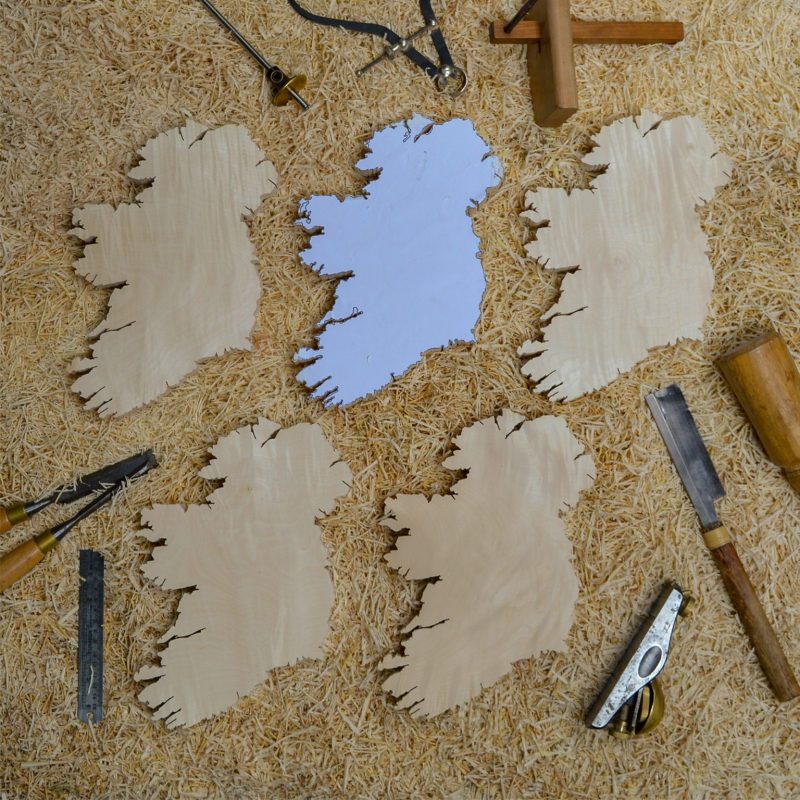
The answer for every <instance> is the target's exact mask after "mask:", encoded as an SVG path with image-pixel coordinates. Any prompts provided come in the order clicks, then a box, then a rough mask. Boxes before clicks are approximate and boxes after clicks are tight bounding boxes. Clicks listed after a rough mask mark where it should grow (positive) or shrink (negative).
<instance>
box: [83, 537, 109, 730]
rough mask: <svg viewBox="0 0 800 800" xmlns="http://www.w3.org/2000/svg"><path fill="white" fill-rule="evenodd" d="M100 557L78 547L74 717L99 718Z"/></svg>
mask: <svg viewBox="0 0 800 800" xmlns="http://www.w3.org/2000/svg"><path fill="white" fill-rule="evenodd" d="M104 566H105V562H104V561H103V556H101V555H100V553H97V552H95V551H94V550H81V555H80V577H81V585H80V590H79V594H78V719H79V720H81V721H82V722H100V720H101V719H103V571H104Z"/></svg>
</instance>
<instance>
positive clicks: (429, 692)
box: [381, 410, 595, 716]
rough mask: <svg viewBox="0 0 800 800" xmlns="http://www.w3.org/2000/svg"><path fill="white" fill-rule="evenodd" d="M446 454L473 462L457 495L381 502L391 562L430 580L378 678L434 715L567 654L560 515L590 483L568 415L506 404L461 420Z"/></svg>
mask: <svg viewBox="0 0 800 800" xmlns="http://www.w3.org/2000/svg"><path fill="white" fill-rule="evenodd" d="M455 444H456V445H457V447H458V449H457V450H456V452H455V454H454V455H452V456H451V457H450V458H448V459H447V460H446V461H445V462H444V466H445V467H447V468H448V469H454V470H464V469H466V470H469V473H468V475H467V476H466V477H465V478H463V479H461V480H459V481H458V482H457V483H456V484H455V485H454V486H453V488H452V494H448V495H436V496H434V497H432V498H431V500H430V501H428V500H427V499H426V498H425V497H424V496H423V495H400V496H398V497H396V498H394V499H389V500H387V501H386V512H387V514H389V515H391V518H390V519H389V520H388V521H386V522H384V524H385V525H386V526H387V527H389V528H391V529H392V530H394V531H403V530H405V529H408V530H409V534H408V535H407V536H400V537H398V539H397V549H396V550H395V551H392V552H390V553H389V554H388V555H387V557H386V560H387V561H388V562H389V564H390V565H391V566H392V567H394V568H395V569H398V570H400V572H401V573H402V574H403V575H405V576H406V577H407V578H409V579H411V580H422V579H426V578H433V577H438V578H439V580H438V581H436V582H435V583H431V584H429V585H428V586H426V588H425V590H424V593H423V595H422V603H423V605H422V609H421V610H420V612H419V614H418V615H417V616H416V617H415V618H414V619H413V620H412V621H411V623H410V624H409V625H408V626H407V627H406V629H405V632H406V633H408V632H411V636H410V638H408V639H407V640H406V641H405V642H403V649H404V654H402V655H396V656H389V657H388V658H386V659H384V661H383V662H382V664H381V666H382V668H383V669H394V668H398V667H399V668H400V669H399V670H398V671H397V672H395V673H393V674H392V675H391V676H390V677H389V678H387V680H386V681H385V682H384V684H383V685H384V688H385V689H386V690H387V691H389V692H391V694H392V695H394V696H395V697H397V698H398V704H399V706H400V707H401V708H408V709H410V711H411V714H412V715H414V716H435V715H437V714H440V713H442V712H443V711H446V710H447V709H449V708H453V707H454V706H456V705H460V704H462V703H465V702H467V701H468V700H469V699H470V698H472V697H474V696H475V695H477V694H478V693H479V692H480V691H481V689H483V688H485V687H487V686H490V685H491V684H493V683H494V682H495V681H496V680H498V678H500V677H501V676H502V675H504V674H505V673H506V672H508V671H509V670H510V669H511V665H512V664H513V663H514V662H515V661H518V660H519V659H523V658H529V657H531V656H534V655H536V654H537V653H540V652H542V651H544V650H563V649H564V640H565V637H566V635H567V633H568V632H569V628H570V626H571V624H572V618H573V613H574V606H575V601H576V599H577V597H578V581H577V578H576V577H575V573H574V571H573V569H572V565H571V563H570V560H571V557H572V545H571V544H570V542H569V540H568V539H567V537H566V535H565V533H564V528H565V526H564V521H563V520H562V519H561V514H562V512H564V511H566V510H567V509H568V508H569V507H570V506H574V505H575V503H576V502H577V500H578V496H579V494H580V492H581V491H582V490H584V489H587V488H589V487H590V486H591V485H592V484H593V482H594V475H595V471H594V463H593V461H592V458H591V456H589V455H587V454H584V453H583V447H582V446H581V445H580V444H579V443H578V441H577V440H576V439H575V437H574V436H573V435H572V434H571V433H570V432H569V429H568V428H567V424H566V423H565V422H564V420H562V419H559V418H557V417H540V418H539V419H535V420H532V421H526V420H525V418H524V417H522V416H520V415H519V414H515V413H514V412H512V411H508V410H506V411H503V413H502V414H501V415H500V417H498V418H497V419H494V418H490V419H486V420H482V421H481V422H477V423H475V424H474V425H471V426H470V427H468V428H465V429H464V430H463V431H462V432H461V434H460V435H459V436H458V437H456V439H455Z"/></svg>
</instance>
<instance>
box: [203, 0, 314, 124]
mask: <svg viewBox="0 0 800 800" xmlns="http://www.w3.org/2000/svg"><path fill="white" fill-rule="evenodd" d="M200 2H201V3H202V4H203V5H204V6H205V7H206V8H207V9H208V10H209V11H210V12H211V13H212V14H213V15H214V16H215V17H216V19H217V21H218V22H219V24H220V25H222V26H223V27H224V28H226V29H227V30H228V31H229V33H230V34H231V36H233V38H234V39H236V41H237V42H239V44H240V45H241V46H242V47H243V48H244V49H245V50H247V52H248V53H250V55H251V56H252V57H253V58H254V59H255V60H256V61H257V62H258V64H259V66H260V67H261V68H262V69H263V70H264V72H265V73H266V75H267V78H269V82H270V83H271V84H272V91H273V94H272V104H273V105H276V106H285V105H286V104H287V103H288V102H289V100H290V99H291V100H294V102H295V103H297V105H299V106H300V108H302V109H303V111H306V110H307V109H308V103H307V102H306V101H305V100H303V98H302V97H301V96H300V92H302V91H303V89H305V88H306V76H305V75H295V76H294V77H292V78H290V77H289V76H288V75H287V74H286V73H285V72H284V71H283V70H282V69H281V68H280V67H276V66H275V65H274V64H270V63H269V61H267V59H266V58H264V56H262V55H261V53H259V52H258V50H256V48H255V47H253V45H252V44H250V42H248V41H247V39H245V38H244V36H242V34H241V33H239V31H237V30H236V28H234V27H233V25H232V24H231V23H230V22H229V21H228V20H227V19H226V17H224V16H223V14H222V12H221V11H220V10H219V9H218V8H217V7H216V6H215V5H214V4H213V3H212V2H211V0H200Z"/></svg>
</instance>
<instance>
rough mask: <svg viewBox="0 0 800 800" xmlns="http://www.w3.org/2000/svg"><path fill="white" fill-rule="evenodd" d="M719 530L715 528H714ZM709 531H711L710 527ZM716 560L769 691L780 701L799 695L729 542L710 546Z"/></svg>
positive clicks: (799, 690) (776, 642) (795, 679)
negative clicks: (770, 687)
mask: <svg viewBox="0 0 800 800" xmlns="http://www.w3.org/2000/svg"><path fill="white" fill-rule="evenodd" d="M716 530H719V529H716ZM710 533H713V531H710ZM711 555H713V556H714V560H715V561H716V562H717V566H718V567H719V571H720V573H721V574H722V580H723V581H724V582H725V588H726V589H727V590H728V594H729V595H730V598H731V601H732V602H733V606H734V608H735V609H736V613H737V614H738V615H739V619H740V620H741V621H742V625H744V629H745V630H746V631H747V635H748V636H749V637H750V641H751V642H752V643H753V647H754V648H755V651H756V655H757V656H758V660H759V661H760V662H761V668H762V669H763V670H764V674H765V675H766V676H767V680H768V681H769V683H770V686H772V691H773V692H774V693H775V696H776V697H777V698H778V700H780V701H781V702H785V701H786V700H791V699H792V698H794V697H797V696H799V695H800V686H798V684H797V678H795V676H794V673H793V672H792V668H791V666H790V665H789V662H788V661H787V660H786V656H785V655H784V653H783V650H782V649H781V645H780V642H779V641H778V637H777V636H776V635H775V631H774V630H773V629H772V625H770V622H769V620H768V619H767V615H766V614H765V613H764V609H763V608H762V607H761V603H760V601H759V599H758V597H757V596H756V593H755V590H754V589H753V584H752V583H750V579H749V578H748V577H747V573H746V572H745V571H744V567H743V566H742V562H741V561H740V560H739V555H738V553H737V552H736V548H735V547H734V546H733V542H730V541H729V542H727V543H726V544H722V545H720V546H719V547H714V548H712V549H711Z"/></svg>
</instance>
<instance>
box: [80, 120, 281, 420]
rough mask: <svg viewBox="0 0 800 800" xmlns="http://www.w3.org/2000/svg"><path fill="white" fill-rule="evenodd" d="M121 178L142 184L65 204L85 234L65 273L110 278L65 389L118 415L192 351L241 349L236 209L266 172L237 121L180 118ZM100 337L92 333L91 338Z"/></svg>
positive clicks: (244, 206)
mask: <svg viewBox="0 0 800 800" xmlns="http://www.w3.org/2000/svg"><path fill="white" fill-rule="evenodd" d="M139 154H140V155H141V157H142V161H141V162H140V163H139V164H138V165H137V166H136V167H134V168H133V169H132V170H131V171H130V172H129V173H128V176H129V177H130V178H132V179H133V180H134V181H141V182H144V183H150V184H151V185H150V186H148V187H147V188H145V189H143V190H142V191H141V192H140V193H139V195H138V196H137V198H136V201H135V202H133V203H122V204H121V205H119V206H118V207H117V208H116V209H115V208H112V207H111V206H110V205H91V206H83V207H82V208H77V209H75V211H74V213H73V216H72V221H73V224H74V225H76V226H77V227H75V228H74V229H73V230H72V231H70V233H72V234H73V235H75V236H77V237H78V238H79V239H82V240H83V241H84V242H86V243H87V245H86V247H85V248H84V256H83V258H81V259H79V260H78V261H77V262H76V263H75V271H76V272H77V273H78V274H79V275H82V276H83V277H84V278H86V279H87V280H88V281H90V282H91V283H93V284H94V285H95V286H103V287H111V288H113V292H112V293H111V297H110V299H109V302H108V314H107V316H106V318H105V319H104V320H103V321H102V322H101V323H100V325H98V326H97V328H95V330H94V331H92V332H91V334H90V338H92V339H96V341H94V342H93V343H92V345H91V352H92V355H91V357H90V358H83V359H76V360H75V361H74V362H73V365H72V368H73V371H74V372H83V373H85V374H83V375H82V376H81V377H80V378H78V380H77V381H75V383H74V384H73V386H72V388H73V390H74V391H75V392H77V393H78V394H80V395H81V397H83V398H85V399H86V400H87V401H88V402H87V403H86V407H87V408H90V409H97V411H98V412H99V414H100V416H110V415H115V414H124V413H125V412H127V411H130V410H131V409H134V408H137V407H138V406H141V405H144V404H145V403H149V402H150V401H152V400H154V399H155V398H156V397H158V396H159V395H161V394H163V393H164V392H165V391H167V389H169V388H170V387H172V386H175V385H176V384H177V383H178V382H179V381H180V380H181V378H183V377H185V376H186V375H188V374H189V373H190V372H192V371H193V370H194V369H195V368H196V367H197V365H198V363H199V362H200V361H202V360H203V359H205V358H209V357H211V356H215V355H222V354H223V353H225V352H227V351H229V350H236V349H242V350H250V349H252V344H251V342H250V333H251V331H252V329H253V325H254V324H255V318H256V309H257V306H258V301H259V297H260V295H261V281H260V280H259V276H258V270H257V262H256V252H255V248H254V246H253V244H252V242H251V241H250V239H249V237H248V231H247V225H246V224H245V221H244V220H245V218H246V217H250V216H252V215H253V214H254V213H255V210H256V209H257V208H258V207H259V206H260V205H261V201H262V200H263V198H264V197H266V196H267V195H269V194H272V192H273V191H274V190H275V188H276V185H277V173H276V172H275V167H274V166H273V165H272V163H271V162H269V161H267V159H266V157H265V155H264V153H262V152H261V150H260V149H259V148H258V147H257V146H256V145H255V143H254V142H253V141H252V140H251V139H250V136H249V134H248V133H247V131H246V130H245V129H244V128H242V127H241V126H238V125H226V126H225V127H222V128H217V129H216V130H208V129H207V128H206V127H205V126H202V125H199V124H198V123H196V122H193V121H191V120H189V121H187V122H186V123H185V125H184V126H183V127H181V128H173V129H172V130H170V131H167V132H166V133H162V134H161V135H160V136H157V137H156V138H154V139H151V140H150V141H149V142H147V144H146V145H145V146H144V147H143V148H142V149H141V150H140V151H139ZM98 337H99V338H98Z"/></svg>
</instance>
